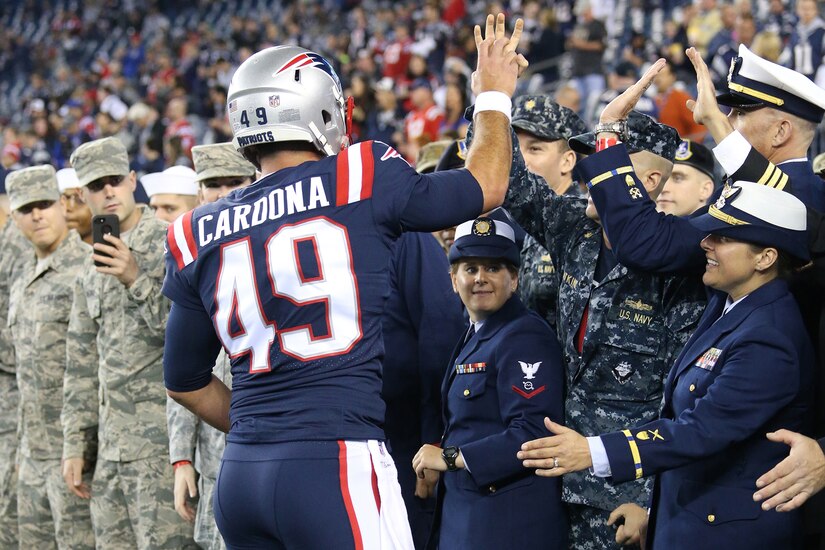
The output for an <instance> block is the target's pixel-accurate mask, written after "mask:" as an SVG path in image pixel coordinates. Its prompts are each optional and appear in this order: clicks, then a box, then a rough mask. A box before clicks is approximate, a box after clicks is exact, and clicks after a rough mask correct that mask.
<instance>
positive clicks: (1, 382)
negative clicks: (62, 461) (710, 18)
mask: <svg viewBox="0 0 825 550" xmlns="http://www.w3.org/2000/svg"><path fill="white" fill-rule="evenodd" d="M30 250H31V244H30V243H29V242H28V241H27V240H26V239H25V237H23V235H22V234H21V233H20V231H19V230H18V229H17V226H16V225H15V224H14V222H13V221H12V219H11V217H9V219H8V220H6V223H5V225H3V227H2V228H0V548H16V547H17V468H16V467H15V464H16V457H17V442H18V436H17V407H18V392H17V380H16V379H15V369H14V347H13V345H12V338H11V331H10V330H9V329H8V327H7V320H8V318H7V315H8V310H9V290H10V288H11V282H12V281H13V280H14V278H15V276H16V272H17V270H18V269H20V267H21V261H20V260H21V258H23V257H24V256H25V257H28V251H30Z"/></svg>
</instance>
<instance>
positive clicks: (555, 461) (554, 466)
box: [553, 456, 559, 468]
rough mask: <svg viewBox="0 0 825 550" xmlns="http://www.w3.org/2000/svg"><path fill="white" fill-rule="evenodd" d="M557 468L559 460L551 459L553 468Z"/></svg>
mask: <svg viewBox="0 0 825 550" xmlns="http://www.w3.org/2000/svg"><path fill="white" fill-rule="evenodd" d="M558 467H559V459H558V458H557V457H555V456H554V457H553V468H558Z"/></svg>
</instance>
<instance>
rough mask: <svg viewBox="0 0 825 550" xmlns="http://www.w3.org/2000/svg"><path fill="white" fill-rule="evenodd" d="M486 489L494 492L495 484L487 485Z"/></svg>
mask: <svg viewBox="0 0 825 550" xmlns="http://www.w3.org/2000/svg"><path fill="white" fill-rule="evenodd" d="M487 490H488V491H490V492H491V493H495V492H496V486H495V485H490V486H489V487H487Z"/></svg>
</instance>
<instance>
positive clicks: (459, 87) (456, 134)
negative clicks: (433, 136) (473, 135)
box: [439, 82, 470, 139]
mask: <svg viewBox="0 0 825 550" xmlns="http://www.w3.org/2000/svg"><path fill="white" fill-rule="evenodd" d="M469 103H470V102H469V100H468V98H467V89H466V86H464V85H463V84H462V83H460V82H450V83H449V84H447V85H446V94H445V101H444V121H443V122H442V124H441V131H440V132H439V136H440V137H441V138H442V139H464V137H466V135H467V126H468V125H469V121H468V120H467V119H466V118H464V111H465V110H466V109H467V107H469Z"/></svg>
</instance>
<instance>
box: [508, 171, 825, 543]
mask: <svg viewBox="0 0 825 550" xmlns="http://www.w3.org/2000/svg"><path fill="white" fill-rule="evenodd" d="M691 223H693V224H694V225H695V226H696V227H698V228H699V229H700V230H702V231H703V232H705V233H706V234H707V237H705V239H704V240H703V241H702V248H703V249H704V251H705V256H706V266H705V273H704V275H703V281H704V283H705V285H707V286H708V287H709V288H710V289H711V297H710V300H709V302H708V307H707V310H706V311H705V313H704V315H703V317H702V320H701V321H700V323H699V327H698V328H697V330H696V332H695V333H694V334H693V336H692V337H691V339H690V340H689V341H688V343H687V345H686V346H685V349H684V350H682V353H681V355H680V356H679V358H678V359H677V361H676V364H675V365H674V367H673V369H672V370H671V372H670V374H669V376H668V379H667V382H666V385H665V400H664V406H663V410H662V414H661V418H660V419H659V420H656V421H654V422H650V423H648V424H645V425H643V426H637V427H631V426H628V428H627V429H625V430H622V431H619V432H615V433H611V434H606V435H601V436H600V437H589V438H585V437H583V436H581V435H579V434H577V433H575V432H573V431H572V430H569V429H566V428H564V427H562V426H556V425H554V424H552V423H550V422H547V425H548V429H550V430H551V431H552V432H553V433H554V434H556V435H555V436H553V437H547V438H543V439H539V440H536V441H531V442H529V443H527V444H525V445H524V447H523V449H524V450H523V451H522V452H520V453H519V454H518V456H519V458H522V459H524V465H525V466H526V467H528V468H540V470H539V471H538V473H539V474H540V475H543V476H544V475H547V476H558V475H562V474H564V473H567V472H571V471H577V470H582V469H584V468H592V469H593V471H595V473H596V475H600V476H603V477H610V478H612V480H613V481H616V482H622V481H627V480H631V479H638V478H640V477H642V476H648V475H656V483H655V485H654V490H653V498H652V505H651V510H650V517H649V520H648V528H647V530H648V535H647V548H653V549H668V550H670V549H679V548H694V547H696V546H701V547H702V548H703V549H704V550H710V549H714V548H719V549H724V550H736V549H740V548H741V549H754V548H765V549H767V548H771V549H773V548H801V547H802V546H801V543H800V540H799V537H800V535H801V533H802V529H801V521H800V516H799V512H798V511H797V512H785V513H778V512H776V511H763V510H762V509H761V508H760V505H759V503H757V502H754V501H753V498H752V495H753V491H754V487H755V486H756V479H757V478H758V477H759V476H761V475H762V473H763V472H765V471H767V470H769V469H771V468H772V467H773V466H775V465H776V464H777V463H778V462H779V461H780V460H782V459H783V458H784V457H785V455H786V453H787V450H786V448H785V447H784V446H783V445H781V444H778V443H774V442H771V441H769V440H768V439H767V438H766V437H765V434H766V433H767V432H773V431H776V430H778V429H780V428H787V429H790V430H793V431H805V429H806V427H807V422H806V415H808V416H810V405H811V392H810V389H811V387H812V377H813V366H814V363H813V360H814V358H813V350H812V347H811V343H810V341H809V340H808V336H807V332H806V331H805V327H804V326H803V323H802V318H801V316H800V313H799V309H798V307H797V304H796V302H795V301H794V299H793V296H792V295H791V293H790V292H789V290H788V285H787V284H786V282H785V281H784V280H783V275H784V274H788V273H789V272H790V271H791V270H792V269H793V268H794V267H795V266H797V265H799V264H803V263H805V262H807V260H808V248H807V244H806V237H805V229H806V212H805V206H804V204H802V202H801V201H800V200H799V199H797V198H796V197H794V196H793V195H791V194H790V193H784V192H782V191H778V190H776V189H773V188H770V187H768V186H763V185H757V184H755V183H750V182H738V183H736V184H735V185H734V186H733V187H731V188H730V189H728V190H727V191H726V192H725V193H723V195H722V197H721V198H720V199H719V200H718V201H717V202H716V204H714V205H712V206H711V207H710V209H709V210H708V213H707V214H704V215H702V216H699V217H697V218H693V219H691Z"/></svg>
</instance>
